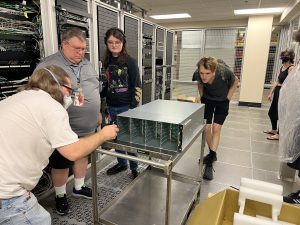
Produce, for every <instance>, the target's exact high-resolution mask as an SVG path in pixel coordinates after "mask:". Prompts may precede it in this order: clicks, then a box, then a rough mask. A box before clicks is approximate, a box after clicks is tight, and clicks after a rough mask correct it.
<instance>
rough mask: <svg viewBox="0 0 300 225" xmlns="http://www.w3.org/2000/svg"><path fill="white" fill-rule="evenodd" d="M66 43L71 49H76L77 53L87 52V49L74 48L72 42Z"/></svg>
mask: <svg viewBox="0 0 300 225" xmlns="http://www.w3.org/2000/svg"><path fill="white" fill-rule="evenodd" d="M66 43H67V44H68V45H70V47H71V48H72V49H74V50H75V51H76V52H85V51H86V48H78V47H74V46H73V45H71V44H70V42H68V41H66Z"/></svg>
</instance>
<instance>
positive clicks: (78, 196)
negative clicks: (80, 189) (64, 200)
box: [71, 192, 93, 199]
mask: <svg viewBox="0 0 300 225" xmlns="http://www.w3.org/2000/svg"><path fill="white" fill-rule="evenodd" d="M71 195H72V196H73V197H75V198H85V199H93V197H89V196H86V195H80V194H76V193H74V192H72V194H71Z"/></svg>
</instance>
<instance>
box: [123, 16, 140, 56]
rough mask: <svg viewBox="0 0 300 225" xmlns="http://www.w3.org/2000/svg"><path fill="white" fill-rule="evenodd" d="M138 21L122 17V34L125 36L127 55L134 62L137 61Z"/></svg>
mask: <svg viewBox="0 0 300 225" xmlns="http://www.w3.org/2000/svg"><path fill="white" fill-rule="evenodd" d="M138 32H139V21H138V20H137V19H135V18H132V17H130V16H127V15H125V16H124V33H125V35H126V46H127V49H128V51H129V54H130V55H131V57H132V58H134V59H135V60H137V62H138V59H139V45H138V43H139V41H138V40H139V35H138Z"/></svg>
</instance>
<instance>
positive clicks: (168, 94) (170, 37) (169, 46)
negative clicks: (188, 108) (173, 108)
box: [164, 31, 173, 100]
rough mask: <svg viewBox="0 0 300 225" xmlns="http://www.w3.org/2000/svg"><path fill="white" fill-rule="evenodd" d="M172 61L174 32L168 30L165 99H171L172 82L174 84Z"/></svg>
mask: <svg viewBox="0 0 300 225" xmlns="http://www.w3.org/2000/svg"><path fill="white" fill-rule="evenodd" d="M172 63H173V33H171V32H170V31H167V43H166V76H165V79H164V80H165V88H164V91H165V94H164V99H167V100H170V99H171V86H172V85H171V84H172Z"/></svg>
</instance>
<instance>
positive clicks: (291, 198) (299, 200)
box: [283, 191, 300, 204]
mask: <svg viewBox="0 0 300 225" xmlns="http://www.w3.org/2000/svg"><path fill="white" fill-rule="evenodd" d="M299 193H300V191H297V192H295V193H291V194H289V195H288V196H283V201H284V202H286V203H291V204H300V196H299Z"/></svg>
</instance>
